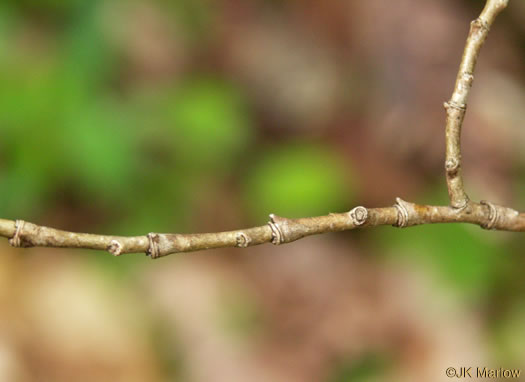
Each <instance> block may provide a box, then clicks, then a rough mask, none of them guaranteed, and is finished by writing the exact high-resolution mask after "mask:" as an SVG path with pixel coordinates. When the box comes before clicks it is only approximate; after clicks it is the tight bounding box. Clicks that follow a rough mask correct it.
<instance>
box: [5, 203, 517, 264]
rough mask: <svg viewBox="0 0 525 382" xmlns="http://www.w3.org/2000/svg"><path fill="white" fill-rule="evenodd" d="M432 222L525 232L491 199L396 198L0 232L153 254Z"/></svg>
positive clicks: (31, 240) (47, 242)
mask: <svg viewBox="0 0 525 382" xmlns="http://www.w3.org/2000/svg"><path fill="white" fill-rule="evenodd" d="M431 223H472V224H477V225H479V226H481V227H482V228H486V229H498V230H505V231H520V232H523V231H525V214H520V213H518V212H517V211H514V210H513V209H511V208H507V207H502V206H497V205H494V204H492V203H488V202H482V203H479V204H478V203H471V205H470V206H469V208H468V209H463V210H461V211H459V212H458V210H457V209H455V208H453V207H450V206H427V205H419V204H414V203H409V202H406V201H404V200H402V199H399V198H398V199H397V202H396V204H395V205H394V206H392V207H383V208H365V207H361V206H359V207H356V208H354V209H353V210H351V211H350V212H347V213H340V214H330V215H325V216H316V217H309V218H302V219H287V218H283V217H279V216H275V215H270V222H269V223H268V224H267V225H264V226H260V227H254V228H247V229H241V230H236V231H228V232H216V233H193V234H169V233H166V234H163V233H150V234H148V235H145V236H135V237H123V236H106V235H93V234H87V233H74V232H67V231H61V230H57V229H54V228H49V227H43V226H39V225H36V224H33V223H28V222H24V221H22V220H17V221H11V220H3V219H0V236H4V237H8V238H10V240H9V243H10V244H11V245H13V246H17V247H37V246H38V247H64V248H86V249H99V250H106V251H108V252H110V253H112V254H113V255H115V256H119V255H122V254H125V253H137V252H144V253H146V254H148V255H149V256H150V257H151V258H158V257H162V256H166V255H169V254H172V253H180V252H192V251H199V250H203V249H211V248H222V247H241V248H244V247H249V246H253V245H259V244H263V243H272V244H275V245H280V244H285V243H290V242H292V241H295V240H298V239H301V238H303V237H305V236H310V235H316V234H320V233H325V232H337V231H346V230H352V229H356V228H365V227H377V226H381V225H393V226H396V227H400V228H404V227H409V226H414V225H421V224H431Z"/></svg>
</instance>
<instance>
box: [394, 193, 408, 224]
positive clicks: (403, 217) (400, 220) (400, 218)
mask: <svg viewBox="0 0 525 382" xmlns="http://www.w3.org/2000/svg"><path fill="white" fill-rule="evenodd" d="M405 204H406V202H405V201H404V200H403V199H401V198H396V204H394V207H396V209H397V222H396V224H395V225H394V226H395V227H399V228H405V227H406V226H407V225H408V209H407V207H406V205H405Z"/></svg>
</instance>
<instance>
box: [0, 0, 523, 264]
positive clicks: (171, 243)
mask: <svg viewBox="0 0 525 382" xmlns="http://www.w3.org/2000/svg"><path fill="white" fill-rule="evenodd" d="M507 4H508V0H487V1H486V4H485V7H484V9H483V11H482V12H481V14H480V16H479V17H478V18H477V19H476V20H474V21H472V23H471V25H470V32H469V34H468V37H467V42H466V45H465V50H464V52H463V57H462V59H461V64H460V67H459V71H458V74H457V77H456V83H455V86H454V91H453V93H452V96H451V98H450V100H449V101H448V102H445V104H444V106H445V110H446V114H447V118H446V127H445V135H446V153H445V174H446V181H447V188H448V193H449V198H450V205H449V206H428V205H418V204H415V203H410V202H407V201H405V200H403V199H401V198H397V199H396V203H395V204H394V205H393V206H391V207H382V208H365V207H362V206H357V207H355V208H353V209H352V210H350V211H348V212H346V213H331V214H329V215H326V216H316V217H309V218H301V219H289V218H284V217H280V216H277V215H274V214H271V215H270V221H269V222H268V224H266V225H263V226H260V227H253V228H247V229H242V230H235V231H228V232H216V233H200V234H169V233H149V234H147V235H145V236H134V237H123V236H107V235H94V234H88V233H74V232H67V231H61V230H58V229H55V228H49V227H44V226H39V225H36V224H33V223H28V222H25V221H23V220H16V221H12V220H5V219H0V236H3V237H7V238H9V244H10V245H12V246H13V247H34V246H42V247H57V248H87V249H96V250H105V251H108V252H109V253H111V254H113V255H115V256H120V255H122V254H126V253H138V252H142V253H146V254H147V255H148V256H149V257H151V258H152V259H156V258H159V257H163V256H166V255H169V254H171V253H179V252H191V251H197V250H203V249H210V248H222V247H237V248H246V247H249V246H253V245H259V244H263V243H272V244H274V245H280V244H285V243H290V242H293V241H295V240H299V239H301V238H303V237H305V236H309V235H314V234H320V233H325V232H336V231H345V230H352V229H356V228H364V227H376V226H380V225H393V226H395V227H399V228H405V227H410V226H414V225H418V224H431V223H460V222H462V223H471V224H477V225H479V226H481V227H482V228H484V229H487V230H493V229H497V230H506V231H519V232H525V214H523V213H519V212H518V211H515V210H513V209H512V208H508V207H504V206H499V205H496V204H493V203H490V202H487V201H481V202H480V203H475V202H472V201H471V200H470V199H469V197H468V195H467V193H466V191H465V188H464V185H463V176H462V164H461V147H460V141H461V129H462V125H463V120H464V118H465V114H466V111H467V100H468V95H469V92H470V89H471V87H472V83H473V81H474V69H475V66H476V62H477V59H478V56H479V52H480V50H481V47H482V45H483V43H484V42H485V39H486V38H487V35H488V33H489V30H490V28H491V26H492V24H493V22H494V20H495V18H496V16H497V15H498V14H499V13H500V12H501V11H502V10H503V9H504V8H505V7H506V6H507Z"/></svg>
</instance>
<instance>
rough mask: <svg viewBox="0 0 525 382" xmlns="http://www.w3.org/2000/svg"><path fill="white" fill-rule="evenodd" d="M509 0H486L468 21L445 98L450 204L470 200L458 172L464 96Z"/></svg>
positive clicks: (465, 203)
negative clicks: (449, 93)
mask: <svg viewBox="0 0 525 382" xmlns="http://www.w3.org/2000/svg"><path fill="white" fill-rule="evenodd" d="M508 2H509V1H508V0H487V3H486V4H485V8H484V9H483V11H482V12H481V14H480V16H479V17H478V18H477V19H476V20H474V21H472V23H471V24H470V32H469V35H468V38H467V43H466V45H465V50H464V51H463V58H462V59H461V64H460V66H459V72H458V75H457V78H456V85H455V86H454V92H453V93H452V97H451V98H450V100H449V101H448V102H445V109H446V111H447V122H446V159H445V170H446V178H447V187H448V194H449V197H450V205H451V206H452V207H454V208H458V209H461V208H464V207H466V206H467V204H468V202H469V198H468V196H467V193H466V192H465V189H464V186H463V177H462V174H461V142H460V141H461V127H462V125H463V119H464V117H465V112H466V110H467V98H468V95H469V92H470V88H471V86H472V82H473V80H474V68H475V67H476V61H477V59H478V56H479V52H480V50H481V47H482V46H483V43H484V42H485V39H486V38H487V35H488V33H489V29H490V27H491V25H492V23H493V22H494V19H495V18H496V16H497V15H498V14H499V13H500V12H501V11H502V10H503V9H504V8H505V7H506V6H507V4H508Z"/></svg>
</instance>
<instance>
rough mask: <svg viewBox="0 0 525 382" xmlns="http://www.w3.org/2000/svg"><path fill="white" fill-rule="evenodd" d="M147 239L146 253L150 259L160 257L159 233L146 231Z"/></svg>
mask: <svg viewBox="0 0 525 382" xmlns="http://www.w3.org/2000/svg"><path fill="white" fill-rule="evenodd" d="M148 241H149V247H148V251H147V252H146V254H147V255H148V256H149V257H150V258H152V259H156V258H158V257H160V248H159V235H158V234H156V233H153V232H150V233H148Z"/></svg>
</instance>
